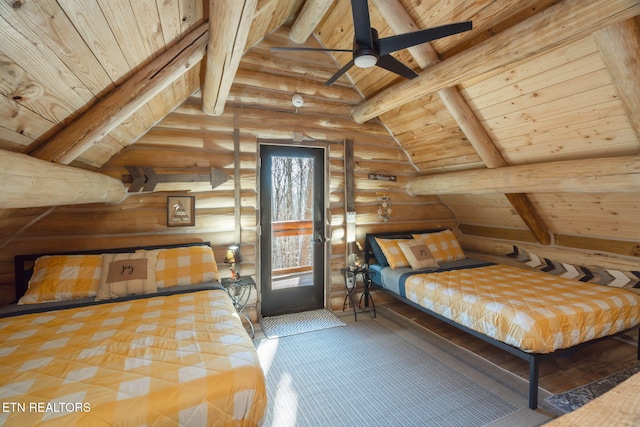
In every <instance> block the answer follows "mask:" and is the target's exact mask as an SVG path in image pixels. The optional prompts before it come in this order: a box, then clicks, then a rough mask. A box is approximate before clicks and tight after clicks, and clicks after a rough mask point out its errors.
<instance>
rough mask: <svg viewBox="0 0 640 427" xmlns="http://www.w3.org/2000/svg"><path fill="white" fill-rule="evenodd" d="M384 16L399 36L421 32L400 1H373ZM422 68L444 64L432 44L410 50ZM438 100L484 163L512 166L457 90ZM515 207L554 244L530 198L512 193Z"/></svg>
mask: <svg viewBox="0 0 640 427" xmlns="http://www.w3.org/2000/svg"><path fill="white" fill-rule="evenodd" d="M373 4H374V5H375V6H376V7H377V8H378V10H379V11H380V14H381V15H382V16H384V17H385V20H386V21H387V22H388V23H389V26H390V28H391V29H392V30H393V31H394V32H395V33H396V34H403V33H408V32H412V31H417V30H419V28H418V26H417V24H416V23H415V22H414V21H413V19H412V18H411V16H409V14H408V13H407V11H406V9H405V8H404V7H403V6H402V3H400V1H399V0H373ZM409 52H410V53H411V55H412V56H413V57H414V59H415V60H416V62H417V63H418V65H419V66H420V67H421V68H422V69H425V68H427V67H430V66H433V65H435V64H437V63H439V62H440V58H439V57H438V54H437V53H436V52H435V50H434V49H433V48H432V47H431V44H430V43H423V44H421V45H418V46H414V47H412V48H410V49H409ZM438 96H440V99H441V100H442V102H443V103H444V105H445V107H447V110H448V111H449V113H451V115H452V116H453V118H454V119H455V121H456V123H458V126H459V127H460V129H461V130H462V132H463V133H464V135H465V136H466V137H467V139H468V140H469V142H470V143H471V145H472V146H473V148H474V149H475V150H476V152H477V153H478V155H479V156H480V158H481V159H482V161H483V162H484V163H485V165H487V167H488V168H500V167H504V166H508V163H507V161H506V160H505V159H504V157H503V156H502V154H501V153H500V150H498V148H497V147H496V145H495V144H494V142H493V140H492V139H491V137H490V136H489V134H488V133H487V131H486V130H485V129H484V127H483V126H482V124H481V123H480V120H478V118H477V117H476V115H475V113H474V112H473V110H472V109H471V107H470V106H469V104H468V103H467V101H466V100H465V99H464V97H463V96H462V94H461V93H460V91H459V90H458V88H457V87H456V86H452V87H446V88H443V89H440V90H439V91H438ZM506 197H507V199H508V200H509V202H510V203H511V206H512V207H513V208H514V210H515V211H516V212H517V213H518V215H519V216H520V218H522V220H523V221H524V223H525V224H526V225H527V227H528V228H529V230H531V232H532V233H533V234H534V235H535V236H536V239H537V240H538V241H539V242H540V243H541V244H543V245H549V244H551V234H550V232H549V230H548V228H547V226H546V225H545V223H544V221H543V220H542V218H541V217H540V215H539V214H538V213H537V210H536V208H535V206H534V205H533V203H532V202H531V200H530V199H529V197H528V196H527V195H526V194H522V193H510V194H507V195H506Z"/></svg>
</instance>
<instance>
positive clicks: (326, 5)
mask: <svg viewBox="0 0 640 427" xmlns="http://www.w3.org/2000/svg"><path fill="white" fill-rule="evenodd" d="M333 1H334V0H307V1H306V2H305V3H304V6H302V10H301V11H300V14H298V17H297V18H296V20H295V22H294V23H293V25H292V26H291V31H290V32H289V38H290V39H291V41H293V42H294V43H298V44H302V43H305V42H306V41H307V39H308V38H309V36H311V33H313V30H315V29H316V27H317V26H318V24H319V23H320V21H322V18H324V16H325V15H326V14H327V12H328V11H329V9H330V8H331V5H333Z"/></svg>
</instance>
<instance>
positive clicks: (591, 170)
mask: <svg viewBox="0 0 640 427" xmlns="http://www.w3.org/2000/svg"><path fill="white" fill-rule="evenodd" d="M407 187H408V188H407V190H408V191H409V193H410V194H414V195H427V194H467V193H469V194H489V193H568V192H569V193H638V192H640V156H622V157H609V158H599V159H582V160H565V161H559V162H549V163H541V164H535V165H519V166H507V167H504V168H497V169H479V170H471V171H459V172H451V173H444V174H439V175H427V176H419V177H415V178H412V179H411V180H410V181H409V183H408V186H407Z"/></svg>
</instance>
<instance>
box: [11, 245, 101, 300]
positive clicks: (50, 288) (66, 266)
mask: <svg viewBox="0 0 640 427" xmlns="http://www.w3.org/2000/svg"><path fill="white" fill-rule="evenodd" d="M101 274H102V256H101V255H47V256H42V257H39V258H38V259H37V260H36V263H35V266H34V269H33V276H32V277H31V280H29V286H28V288H27V292H26V293H25V294H24V296H23V297H22V298H20V300H19V301H18V304H36V303H41V302H48V301H67V300H73V299H78V298H87V297H93V296H96V293H97V291H98V286H99V285H100V276H101Z"/></svg>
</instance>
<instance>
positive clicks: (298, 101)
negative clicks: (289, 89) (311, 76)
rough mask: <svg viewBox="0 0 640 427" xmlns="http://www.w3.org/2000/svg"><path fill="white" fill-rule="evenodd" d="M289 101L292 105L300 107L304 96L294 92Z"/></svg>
mask: <svg viewBox="0 0 640 427" xmlns="http://www.w3.org/2000/svg"><path fill="white" fill-rule="evenodd" d="M291 103H292V104H293V106H294V107H296V108H300V107H302V106H303V105H304V98H303V97H302V95H298V94H295V95H293V98H291Z"/></svg>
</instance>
